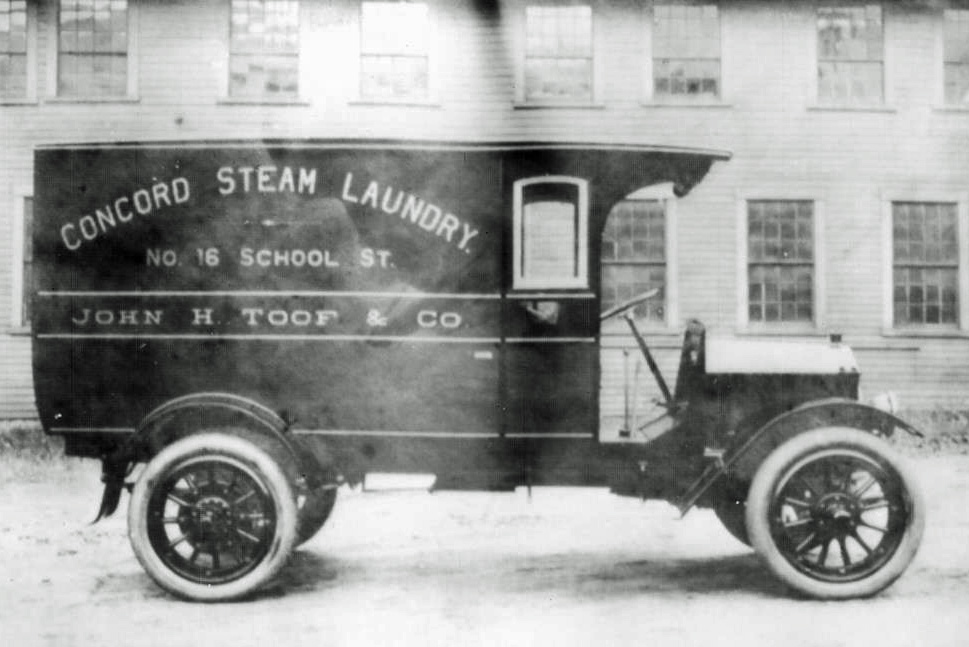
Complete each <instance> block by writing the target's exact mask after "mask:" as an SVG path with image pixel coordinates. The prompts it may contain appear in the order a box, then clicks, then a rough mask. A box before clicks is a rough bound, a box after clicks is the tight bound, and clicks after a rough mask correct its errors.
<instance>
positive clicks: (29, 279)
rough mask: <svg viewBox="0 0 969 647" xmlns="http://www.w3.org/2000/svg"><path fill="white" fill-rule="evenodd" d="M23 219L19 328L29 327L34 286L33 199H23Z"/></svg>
mask: <svg viewBox="0 0 969 647" xmlns="http://www.w3.org/2000/svg"><path fill="white" fill-rule="evenodd" d="M23 208H24V217H23V232H22V236H21V245H23V247H22V250H23V254H22V256H21V259H22V260H21V267H22V274H21V276H20V280H21V283H20V285H21V289H20V299H21V307H20V321H19V322H18V323H20V325H21V326H30V320H31V307H30V294H31V291H32V290H33V285H34V271H33V267H34V244H33V231H34V199H33V198H30V197H28V198H24V202H23Z"/></svg>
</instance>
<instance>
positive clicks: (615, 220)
mask: <svg viewBox="0 0 969 647" xmlns="http://www.w3.org/2000/svg"><path fill="white" fill-rule="evenodd" d="M600 258H601V263H602V309H603V310H607V309H609V308H611V307H612V306H615V305H618V304H620V303H622V302H623V301H627V300H629V299H631V298H633V297H634V296H636V295H639V294H642V293H643V292H646V291H647V290H651V289H652V288H658V289H659V290H660V292H659V293H658V294H657V295H656V297H654V298H653V299H650V300H649V301H647V302H645V303H642V304H640V305H638V306H636V309H635V310H634V314H635V316H636V317H637V318H642V319H646V320H647V321H648V322H650V323H659V324H661V323H663V322H664V321H665V320H666V315H665V312H664V303H665V302H666V295H665V287H666V282H667V272H666V264H667V258H666V209H665V208H664V203H663V201H661V200H624V201H622V202H619V203H618V204H616V206H615V207H613V208H612V211H610V212H609V217H608V218H606V224H605V227H604V228H603V231H602V256H601V257H600Z"/></svg>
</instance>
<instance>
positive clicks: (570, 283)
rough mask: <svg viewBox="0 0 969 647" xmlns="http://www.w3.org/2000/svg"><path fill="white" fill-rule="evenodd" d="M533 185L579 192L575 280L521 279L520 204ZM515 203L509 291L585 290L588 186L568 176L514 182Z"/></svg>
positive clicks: (533, 178) (521, 217) (522, 215)
mask: <svg viewBox="0 0 969 647" xmlns="http://www.w3.org/2000/svg"><path fill="white" fill-rule="evenodd" d="M536 184H571V185H573V186H575V187H576V188H577V189H578V193H579V200H578V205H577V207H578V213H577V214H576V223H577V231H576V246H577V258H576V266H577V272H576V274H577V275H576V276H574V277H568V278H567V279H565V278H563V279H558V280H553V279H549V278H547V277H536V278H529V277H526V276H523V275H522V252H523V244H524V241H523V240H522V239H523V235H522V226H523V225H524V216H525V213H524V209H523V205H522V200H523V197H524V189H525V187H527V186H534V185H536ZM512 191H513V201H514V219H513V226H514V233H513V235H512V255H513V260H512V272H513V274H512V289H514V290H522V289H525V290H528V289H545V290H557V289H575V288H582V289H588V287H589V182H588V180H584V179H582V178H577V177H570V176H567V175H544V176H540V177H532V178H525V179H522V180H517V181H516V182H515V184H514V187H513V190H512Z"/></svg>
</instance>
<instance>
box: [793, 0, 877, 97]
mask: <svg viewBox="0 0 969 647" xmlns="http://www.w3.org/2000/svg"><path fill="white" fill-rule="evenodd" d="M872 4H875V5H879V6H880V7H881V10H882V100H881V101H868V102H865V103H851V102H850V101H847V102H843V103H833V102H829V101H824V100H822V99H821V97H820V95H819V94H818V68H819V67H820V65H821V59H820V58H818V54H819V50H818V8H820V7H857V6H862V7H863V6H866V5H872ZM807 6H808V7H809V12H810V20H809V28H810V30H811V31H810V37H809V38H808V39H807V41H806V45H807V48H806V53H807V56H808V57H809V59H808V60H810V61H812V67H811V74H810V75H809V77H808V96H809V97H811V98H810V101H813V104H812V105H811V106H809V107H810V108H811V109H812V110H844V111H859V112H865V111H871V112H894V111H895V108H894V103H895V50H894V48H893V47H892V45H893V43H894V42H895V40H896V38H895V21H894V20H892V18H893V17H894V12H893V7H892V6H891V3H890V2H885V1H884V0H881V1H877V0H871V1H868V2H866V1H865V0H844V1H843V2H838V1H837V0H822V1H821V2H818V3H817V4H815V5H807Z"/></svg>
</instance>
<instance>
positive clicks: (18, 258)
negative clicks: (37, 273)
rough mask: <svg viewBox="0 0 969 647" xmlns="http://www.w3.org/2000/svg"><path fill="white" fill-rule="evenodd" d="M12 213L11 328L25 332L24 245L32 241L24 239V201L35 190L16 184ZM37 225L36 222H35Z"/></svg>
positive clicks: (27, 287) (26, 287) (30, 196)
mask: <svg viewBox="0 0 969 647" xmlns="http://www.w3.org/2000/svg"><path fill="white" fill-rule="evenodd" d="M12 193H13V194H12V196H11V200H12V201H13V204H12V205H11V207H12V208H11V211H10V213H11V214H12V215H13V222H12V223H11V232H10V234H11V235H10V245H11V249H10V257H11V262H12V266H11V268H10V287H11V289H10V328H11V330H12V331H13V332H23V331H26V330H27V327H26V326H24V324H23V317H24V297H25V296H26V291H27V290H28V289H29V286H27V285H24V245H25V244H30V241H25V240H24V235H25V232H24V218H25V216H26V214H25V213H24V201H25V200H26V199H27V198H33V197H34V196H33V190H32V188H31V187H29V186H14V190H13V192H12ZM35 226H36V224H35Z"/></svg>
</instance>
